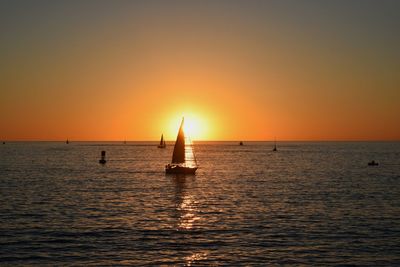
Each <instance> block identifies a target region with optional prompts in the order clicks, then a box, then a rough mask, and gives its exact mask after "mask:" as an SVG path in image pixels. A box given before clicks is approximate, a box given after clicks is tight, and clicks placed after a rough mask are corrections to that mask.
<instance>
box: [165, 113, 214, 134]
mask: <svg viewBox="0 0 400 267" xmlns="http://www.w3.org/2000/svg"><path fill="white" fill-rule="evenodd" d="M182 118H184V119H185V122H184V124H183V130H184V131H185V135H186V136H187V137H189V138H190V139H191V140H205V139H207V138H208V134H207V133H208V127H207V122H206V120H205V119H204V118H203V117H201V116H199V115H197V114H193V113H185V114H182V115H181V116H177V117H175V118H174V120H173V121H171V123H170V125H171V130H170V132H171V133H173V134H172V136H173V138H176V134H177V133H178V130H179V126H180V123H181V121H182Z"/></svg>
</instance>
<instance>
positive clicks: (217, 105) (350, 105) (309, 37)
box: [0, 0, 400, 140]
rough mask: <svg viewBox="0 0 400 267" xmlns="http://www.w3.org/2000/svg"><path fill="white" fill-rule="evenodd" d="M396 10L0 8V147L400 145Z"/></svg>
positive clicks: (252, 5) (302, 4)
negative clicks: (90, 143) (180, 136)
mask: <svg viewBox="0 0 400 267" xmlns="http://www.w3.org/2000/svg"><path fill="white" fill-rule="evenodd" d="M399 10H400V1H385V0H380V1H368V0H359V1H350V0H338V1H305V0H304V1H301V0H293V1H286V0H277V1H261V0H260V1H255V0H254V1H251V0H243V1H233V0H229V1H222V0H215V1H206V0H202V1H165V0H160V1H151V0H150V1H148V0H146V1H99V0H96V1H18V0H10V1H4V0H0V122H1V123H0V139H2V140H65V139H67V138H69V139H70V140H124V139H127V140H157V139H159V137H160V134H161V133H162V132H164V134H165V136H166V138H167V139H168V140H174V139H175V136H176V131H177V129H178V127H179V121H180V118H181V116H182V115H185V116H186V118H189V119H192V121H195V122H196V123H198V125H197V127H198V130H197V132H194V133H193V135H194V136H193V137H194V139H208V140H273V139H274V137H276V138H277V139H278V140H400V73H399V72H400V15H399Z"/></svg>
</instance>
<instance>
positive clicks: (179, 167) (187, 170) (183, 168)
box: [165, 118, 198, 174]
mask: <svg viewBox="0 0 400 267" xmlns="http://www.w3.org/2000/svg"><path fill="white" fill-rule="evenodd" d="M183 123H184V118H182V122H181V126H180V127H179V131H178V136H177V137H176V142H175V146H174V152H173V153H172V162H171V163H170V164H167V165H166V166H165V172H166V173H168V174H169V173H176V174H195V172H196V170H197V168H198V166H197V161H196V157H195V155H194V151H193V146H192V142H191V141H190V140H188V142H186V141H185V133H184V131H183Z"/></svg>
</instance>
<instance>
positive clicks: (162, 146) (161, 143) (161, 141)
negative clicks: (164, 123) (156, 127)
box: [157, 134, 167, 148]
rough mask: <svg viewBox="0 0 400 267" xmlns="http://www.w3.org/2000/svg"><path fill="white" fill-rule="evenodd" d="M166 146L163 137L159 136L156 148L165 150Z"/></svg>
mask: <svg viewBox="0 0 400 267" xmlns="http://www.w3.org/2000/svg"><path fill="white" fill-rule="evenodd" d="M166 146H167V145H166V144H165V140H164V135H163V134H162V135H161V140H160V144H159V145H158V146H157V147H158V148H165V147H166Z"/></svg>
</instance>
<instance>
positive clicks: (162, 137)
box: [160, 134, 165, 146]
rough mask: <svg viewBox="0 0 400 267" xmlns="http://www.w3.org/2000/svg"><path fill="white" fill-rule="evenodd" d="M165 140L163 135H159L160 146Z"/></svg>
mask: <svg viewBox="0 0 400 267" xmlns="http://www.w3.org/2000/svg"><path fill="white" fill-rule="evenodd" d="M164 145H165V142H164V135H163V134H162V135H161V140H160V146H164Z"/></svg>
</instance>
